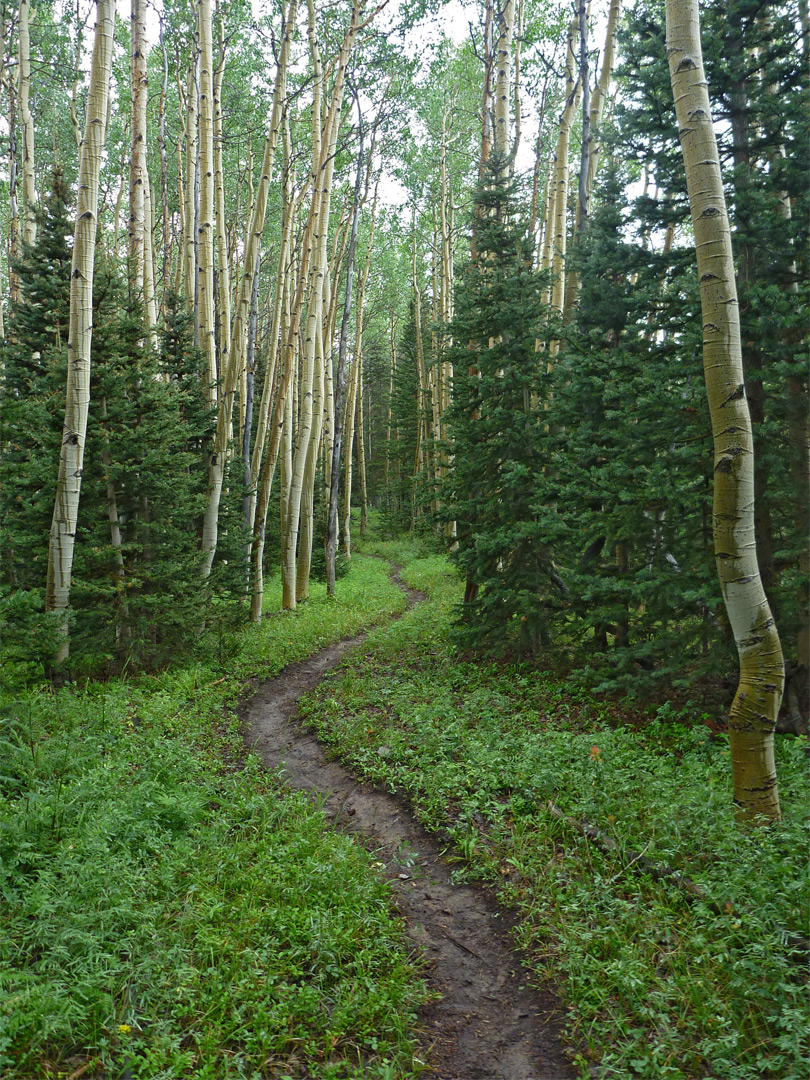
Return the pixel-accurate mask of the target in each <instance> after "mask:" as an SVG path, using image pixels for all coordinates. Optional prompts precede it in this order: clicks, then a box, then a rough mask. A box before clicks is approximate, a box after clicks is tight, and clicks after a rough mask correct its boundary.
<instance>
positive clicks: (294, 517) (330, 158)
mask: <svg viewBox="0 0 810 1080" xmlns="http://www.w3.org/2000/svg"><path fill="white" fill-rule="evenodd" d="M308 9H309V13H310V49H311V54H312V59H313V68H314V71H315V88H316V97H318V96H319V88H320V82H321V78H322V76H321V74H320V68H321V65H320V57H319V53H318V48H317V41H316V40H315V32H314V25H315V8H314V2H313V0H309V3H308ZM372 17H373V16H372ZM363 25H365V24H363ZM359 29H360V0H354V4H353V7H352V14H351V21H350V25H349V29H348V30H347V32H346V35H345V37H344V39H343V42H342V44H341V47H340V52H339V54H338V57H337V64H336V71H335V81H334V85H333V87H332V93H331V95H330V101H329V107H328V109H327V112H326V118H325V122H324V124H323V129H322V131H321V125H320V108H319V106H317V107H316V104H317V103H315V102H314V103H313V203H314V204H315V203H316V204H317V210H316V218H315V220H316V233H315V250H314V252H313V261H312V271H311V284H310V288H309V307H308V310H307V330H306V334H305V336H304V343H305V360H304V366H303V372H302V376H303V377H302V380H301V418H300V423H299V428H298V434H297V441H296V448H295V454H294V457H293V473H292V484H291V487H290V502H289V507H288V513H289V516H288V520H287V524H286V530H285V535H284V537H283V538H282V567H281V579H282V594H283V595H282V605H283V607H285V608H294V607H295V605H296V597H295V592H296V540H297V536H298V526H299V520H300V518H299V514H300V505H301V492H302V490H303V484H304V476H305V464H306V460H307V454H308V452H309V443H310V440H311V439H312V436H313V422H312V420H313V418H312V407H313V400H312V395H313V389H314V384H313V377H314V363H315V348H316V334H317V333H321V332H322V331H321V329H320V321H321V319H322V316H323V285H324V276H325V274H326V272H327V270H328V257H327V240H328V229H329V210H330V207H331V199H332V178H333V174H334V165H335V151H336V147H337V138H338V131H339V128H340V120H341V111H342V104H343V90H344V86H345V80H346V68H347V65H348V61H349V56H350V55H351V52H352V50H353V49H354V46H355V43H356V39H357V33H358V31H359Z"/></svg>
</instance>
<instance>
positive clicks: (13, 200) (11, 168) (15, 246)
mask: <svg viewBox="0 0 810 1080" xmlns="http://www.w3.org/2000/svg"><path fill="white" fill-rule="evenodd" d="M6 93H7V97H8V296H9V300H10V301H11V303H12V304H16V303H17V301H18V300H19V296H20V280H19V275H18V274H17V272H16V271H15V269H14V266H13V263H14V262H15V261H16V260H17V259H19V257H20V210H19V197H18V189H19V154H18V149H17V123H16V120H17V91H16V87H15V84H14V78H13V76H11V77H9V78H8V79H7V80H6Z"/></svg>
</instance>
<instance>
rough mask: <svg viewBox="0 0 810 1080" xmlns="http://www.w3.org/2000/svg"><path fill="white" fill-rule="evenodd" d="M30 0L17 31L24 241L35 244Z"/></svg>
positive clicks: (25, 3) (23, 5)
mask: <svg viewBox="0 0 810 1080" xmlns="http://www.w3.org/2000/svg"><path fill="white" fill-rule="evenodd" d="M30 10H31V4H30V0H20V6H19V9H18V18H19V24H18V28H17V40H18V47H19V48H18V52H19V61H20V68H19V84H18V90H19V99H20V128H21V133H22V192H23V211H24V212H23V240H24V241H25V243H26V244H33V243H34V242H35V241H36V238H37V219H36V216H35V214H34V210H35V209H36V205H37V188H36V177H35V172H34V120H33V117H32V116H31V106H30V103H29V98H30V94H31V37H30V32H29V17H30Z"/></svg>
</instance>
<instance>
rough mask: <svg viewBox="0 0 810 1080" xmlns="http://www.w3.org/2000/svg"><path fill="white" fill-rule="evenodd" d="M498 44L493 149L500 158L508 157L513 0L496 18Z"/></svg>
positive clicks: (496, 51)
mask: <svg viewBox="0 0 810 1080" xmlns="http://www.w3.org/2000/svg"><path fill="white" fill-rule="evenodd" d="M496 19H497V24H498V42H497V45H496V49H495V124H494V148H495V152H496V153H497V154H499V155H500V156H501V157H502V158H504V159H507V158H508V157H509V156H510V147H509V135H510V131H509V100H510V96H511V83H512V36H513V33H514V27H515V0H506V2H505V3H504V5H503V7H502V8H501V10H500V11H499V12H498V14H497V16H496Z"/></svg>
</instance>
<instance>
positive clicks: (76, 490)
mask: <svg viewBox="0 0 810 1080" xmlns="http://www.w3.org/2000/svg"><path fill="white" fill-rule="evenodd" d="M114 16H115V8H114V4H113V0H98V3H97V5H96V31H95V41H94V44H93V59H92V66H91V68H90V94H89V97H88V102H87V121H86V126H85V132H84V138H83V139H82V142H81V146H80V147H79V179H78V185H77V187H78V194H77V199H76V226H75V231H74V234H73V256H72V262H71V273H70V329H69V334H68V373H67V389H66V395H65V422H64V428H63V435H62V450H61V454H60V457H59V476H58V479H57V486H56V500H55V503H54V511H53V521H52V523H51V535H50V544H49V549H48V582H47V590H46V601H45V603H46V608H47V610H48V611H52V612H54V613H55V615H56V617H57V619H58V629H59V644H58V645H57V648H56V650H55V652H54V655H53V659H52V667H53V668H54V669H55V670H56V671H58V669H60V668H61V667H63V665H64V663H65V661H66V660H67V657H68V651H69V636H68V609H69V606H70V577H71V573H72V571H73V552H74V546H75V541H76V524H77V520H78V515H79V498H80V495H81V484H82V468H83V465H84V447H85V438H86V435H87V411H88V407H89V404H90V345H91V340H92V336H93V269H94V265H95V247H96V224H97V220H98V180H99V173H100V171H101V159H102V156H103V152H104V141H105V136H106V128H105V121H106V117H107V100H108V94H109V82H110V72H111V67H112V52H113V27H114Z"/></svg>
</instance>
